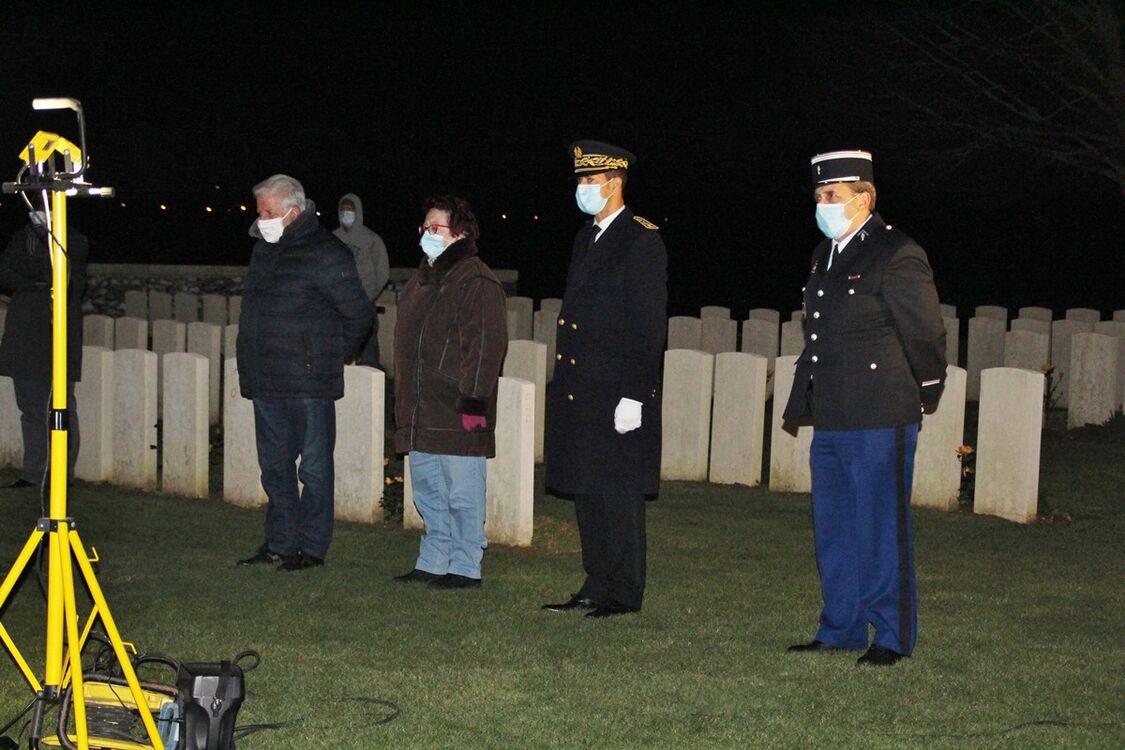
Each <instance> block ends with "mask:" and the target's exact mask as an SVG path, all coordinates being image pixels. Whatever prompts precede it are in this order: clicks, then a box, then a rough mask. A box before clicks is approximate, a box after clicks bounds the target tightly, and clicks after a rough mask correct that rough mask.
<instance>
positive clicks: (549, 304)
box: [539, 297, 562, 318]
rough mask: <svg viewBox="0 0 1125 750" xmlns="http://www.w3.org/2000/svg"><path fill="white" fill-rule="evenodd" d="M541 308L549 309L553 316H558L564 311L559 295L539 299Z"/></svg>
mask: <svg viewBox="0 0 1125 750" xmlns="http://www.w3.org/2000/svg"><path fill="white" fill-rule="evenodd" d="M539 309H540V310H549V311H550V313H551V315H552V316H553V317H555V318H558V317H559V313H560V312H562V300H561V299H559V298H558V297H544V298H543V299H541V300H539Z"/></svg>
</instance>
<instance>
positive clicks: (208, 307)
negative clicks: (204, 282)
mask: <svg viewBox="0 0 1125 750" xmlns="http://www.w3.org/2000/svg"><path fill="white" fill-rule="evenodd" d="M227 304H228V303H227V298H226V296H225V295H222V294H204V295H203V322H204V323H210V324H212V325H216V326H219V327H222V326H225V325H226V324H227V318H228V316H229V313H228V311H227ZM189 322H190V321H189Z"/></svg>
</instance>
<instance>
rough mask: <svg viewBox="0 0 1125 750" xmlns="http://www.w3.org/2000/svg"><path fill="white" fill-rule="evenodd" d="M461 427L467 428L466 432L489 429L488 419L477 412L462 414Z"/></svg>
mask: <svg viewBox="0 0 1125 750" xmlns="http://www.w3.org/2000/svg"><path fill="white" fill-rule="evenodd" d="M461 427H463V428H464V429H465V432H472V431H473V430H477V429H480V430H485V429H488V420H487V419H485V418H484V417H479V416H477V415H475V414H462V415H461Z"/></svg>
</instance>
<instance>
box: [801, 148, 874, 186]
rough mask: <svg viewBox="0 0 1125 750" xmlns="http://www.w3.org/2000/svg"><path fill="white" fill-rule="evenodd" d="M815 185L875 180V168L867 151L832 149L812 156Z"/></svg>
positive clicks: (872, 181)
mask: <svg viewBox="0 0 1125 750" xmlns="http://www.w3.org/2000/svg"><path fill="white" fill-rule="evenodd" d="M812 179H813V185H814V186H818V185H827V184H828V183H830V182H860V181H861V180H862V181H863V182H871V183H874V182H875V169H874V167H873V166H872V163H871V154H870V153H869V152H867V151H830V152H828V153H827V154H817V155H816V156H814V157H813V158H812Z"/></svg>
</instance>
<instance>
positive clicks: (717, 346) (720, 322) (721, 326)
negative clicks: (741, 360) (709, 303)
mask: <svg viewBox="0 0 1125 750" xmlns="http://www.w3.org/2000/svg"><path fill="white" fill-rule="evenodd" d="M699 348H700V350H702V351H705V352H707V353H708V354H719V353H721V352H734V351H737V350H738V321H737V320H731V319H730V318H720V317H718V316H717V315H716V316H711V317H709V318H703V319H701V320H700V340H699Z"/></svg>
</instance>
